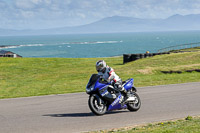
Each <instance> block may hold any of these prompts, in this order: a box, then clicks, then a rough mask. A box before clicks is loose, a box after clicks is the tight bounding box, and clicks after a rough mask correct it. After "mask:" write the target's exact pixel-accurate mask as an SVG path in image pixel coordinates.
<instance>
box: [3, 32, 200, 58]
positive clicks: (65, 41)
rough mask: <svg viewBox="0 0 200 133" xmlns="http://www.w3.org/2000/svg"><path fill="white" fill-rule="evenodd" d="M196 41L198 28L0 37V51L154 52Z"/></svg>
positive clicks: (25, 54)
mask: <svg viewBox="0 0 200 133" xmlns="http://www.w3.org/2000/svg"><path fill="white" fill-rule="evenodd" d="M196 42H200V31H176V32H175V31H174V32H138V33H105V34H70V35H40V36H0V50H6V51H12V52H14V53H16V54H19V55H21V56H22V57H59V58H93V57H113V56H122V55H123V54H135V53H145V52H146V51H149V52H150V53H153V52H158V50H159V49H162V48H165V47H169V46H174V45H180V44H187V43H196Z"/></svg>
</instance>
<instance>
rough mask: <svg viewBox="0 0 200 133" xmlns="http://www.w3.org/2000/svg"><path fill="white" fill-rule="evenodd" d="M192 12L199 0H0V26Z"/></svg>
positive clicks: (77, 22) (198, 9)
mask: <svg viewBox="0 0 200 133" xmlns="http://www.w3.org/2000/svg"><path fill="white" fill-rule="evenodd" d="M193 13H195V14H197V13H200V0H0V17H1V22H0V26H3V27H6V23H7V22H9V24H10V25H9V27H10V28H12V25H13V28H17V27H20V28H21V27H24V28H43V27H45V28H47V26H55V27H58V26H70V25H81V24H86V23H90V22H93V21H96V20H99V19H102V18H104V17H109V16H114V15H119V16H129V17H139V18H166V17H169V16H171V15H173V14H182V15H186V14H193ZM12 22H13V23H12ZM51 22H53V23H54V24H53V25H52V24H50V23H51ZM56 22H57V23H56ZM38 23H40V25H38ZM2 24H4V25H2ZM0 28H1V27H0Z"/></svg>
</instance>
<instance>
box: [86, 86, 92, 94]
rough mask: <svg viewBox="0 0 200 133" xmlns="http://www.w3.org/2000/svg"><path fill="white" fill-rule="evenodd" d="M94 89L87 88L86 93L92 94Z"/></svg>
mask: <svg viewBox="0 0 200 133" xmlns="http://www.w3.org/2000/svg"><path fill="white" fill-rule="evenodd" d="M93 90H94V88H93V87H90V88H86V93H90V92H91V91H93Z"/></svg>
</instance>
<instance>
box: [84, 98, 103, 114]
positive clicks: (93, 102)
mask: <svg viewBox="0 0 200 133" xmlns="http://www.w3.org/2000/svg"><path fill="white" fill-rule="evenodd" d="M99 99H100V97H99V96H97V95H91V96H90V97H89V100H88V105H89V108H90V110H91V111H92V112H93V113H94V114H95V115H103V114H105V113H106V111H107V106H106V105H105V104H102V103H101V104H100V103H99V102H98V101H99Z"/></svg>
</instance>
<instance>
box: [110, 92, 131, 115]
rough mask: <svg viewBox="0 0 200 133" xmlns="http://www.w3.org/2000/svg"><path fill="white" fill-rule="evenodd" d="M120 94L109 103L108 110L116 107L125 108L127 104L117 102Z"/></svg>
mask: <svg viewBox="0 0 200 133" xmlns="http://www.w3.org/2000/svg"><path fill="white" fill-rule="evenodd" d="M121 96H122V95H121V94H120V95H119V96H118V97H117V98H116V99H115V100H114V102H112V104H110V105H109V107H108V111H110V110H116V109H123V108H124V109H125V108H127V106H126V105H123V106H122V104H120V103H119V102H120V99H121Z"/></svg>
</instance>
